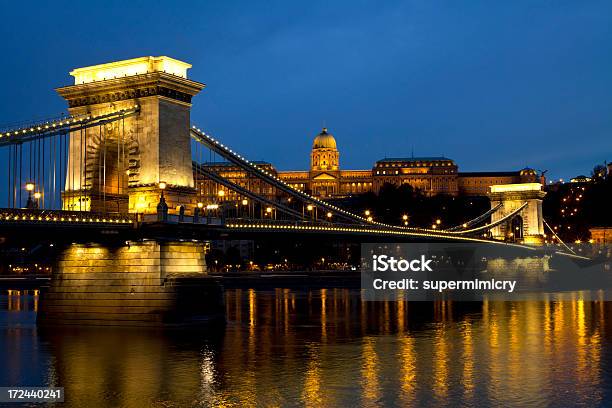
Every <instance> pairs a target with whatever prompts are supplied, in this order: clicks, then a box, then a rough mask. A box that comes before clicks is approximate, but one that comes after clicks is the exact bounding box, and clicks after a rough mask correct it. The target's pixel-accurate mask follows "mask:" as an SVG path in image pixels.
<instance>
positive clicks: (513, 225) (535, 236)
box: [489, 183, 546, 244]
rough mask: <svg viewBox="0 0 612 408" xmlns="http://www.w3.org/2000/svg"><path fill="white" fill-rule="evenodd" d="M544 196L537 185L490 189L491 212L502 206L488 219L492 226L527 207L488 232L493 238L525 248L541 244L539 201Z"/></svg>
mask: <svg viewBox="0 0 612 408" xmlns="http://www.w3.org/2000/svg"><path fill="white" fill-rule="evenodd" d="M545 195H546V192H545V191H542V185H541V184H540V183H521V184H502V185H495V186H491V192H490V193H489V198H490V199H491V208H494V207H496V206H498V205H499V204H500V203H501V204H502V207H501V208H500V209H499V210H497V211H496V212H495V213H493V215H492V216H491V222H496V221H497V220H499V219H501V218H503V217H505V216H506V215H508V214H510V213H512V212H513V211H515V210H516V209H518V208H520V207H521V206H522V205H523V204H524V203H527V206H526V207H525V208H523V209H522V210H521V211H520V212H519V213H518V215H517V216H516V217H514V218H513V219H512V220H509V221H507V222H504V223H501V224H500V225H498V226H496V227H495V228H493V229H491V233H492V235H493V238H495V239H499V240H512V241H520V242H524V243H525V244H542V243H543V242H544V216H543V214H542V200H543V199H544V196H545Z"/></svg>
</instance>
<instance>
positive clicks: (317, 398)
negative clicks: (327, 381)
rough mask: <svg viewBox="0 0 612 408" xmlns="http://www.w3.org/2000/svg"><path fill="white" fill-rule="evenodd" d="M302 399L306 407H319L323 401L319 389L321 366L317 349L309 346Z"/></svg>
mask: <svg viewBox="0 0 612 408" xmlns="http://www.w3.org/2000/svg"><path fill="white" fill-rule="evenodd" d="M302 401H303V402H304V405H305V406H306V407H320V406H322V405H324V404H323V402H324V399H323V392H322V390H321V367H320V362H319V350H318V349H317V348H316V347H310V348H309V350H308V362H307V367H306V373H305V374H304V389H303V392H302Z"/></svg>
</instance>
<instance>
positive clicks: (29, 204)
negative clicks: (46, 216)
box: [25, 181, 38, 210]
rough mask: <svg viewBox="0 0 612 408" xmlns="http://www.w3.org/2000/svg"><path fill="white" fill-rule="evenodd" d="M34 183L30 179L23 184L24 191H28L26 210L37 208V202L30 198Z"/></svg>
mask: <svg viewBox="0 0 612 408" xmlns="http://www.w3.org/2000/svg"><path fill="white" fill-rule="evenodd" d="M34 187H35V184H34V183H33V182H31V181H29V182H27V183H26V185H25V188H26V191H27V192H28V201H27V202H26V208H27V209H28V210H32V209H34V208H37V207H38V206H37V203H35V202H34V200H32V191H34Z"/></svg>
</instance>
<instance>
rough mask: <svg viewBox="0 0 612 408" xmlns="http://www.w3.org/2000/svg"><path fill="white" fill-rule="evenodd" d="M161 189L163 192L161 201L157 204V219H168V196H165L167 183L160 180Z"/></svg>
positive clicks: (160, 197)
mask: <svg viewBox="0 0 612 408" xmlns="http://www.w3.org/2000/svg"><path fill="white" fill-rule="evenodd" d="M158 186H159V189H160V190H161V194H160V196H159V203H158V204H157V221H164V222H165V221H168V204H166V197H164V190H165V189H166V183H164V182H163V181H160V182H159V184H158Z"/></svg>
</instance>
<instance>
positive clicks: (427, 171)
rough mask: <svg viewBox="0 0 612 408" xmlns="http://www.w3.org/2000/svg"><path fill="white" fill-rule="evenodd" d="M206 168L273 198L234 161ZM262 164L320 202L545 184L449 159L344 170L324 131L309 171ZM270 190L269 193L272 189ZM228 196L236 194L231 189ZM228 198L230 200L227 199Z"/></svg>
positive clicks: (203, 184) (526, 174) (532, 174)
mask: <svg viewBox="0 0 612 408" xmlns="http://www.w3.org/2000/svg"><path fill="white" fill-rule="evenodd" d="M203 165H204V166H206V167H209V168H210V169H211V170H213V171H215V172H216V173H218V174H219V175H220V176H222V177H224V178H226V179H229V180H230V181H232V182H233V183H236V184H238V185H240V186H243V187H247V188H249V189H252V191H257V192H258V193H264V195H267V194H266V193H269V194H270V196H272V195H273V194H274V192H273V191H272V188H271V187H266V185H265V183H263V184H262V183H261V182H260V181H259V180H257V179H249V178H248V177H247V175H246V173H245V172H244V171H241V170H240V169H238V168H236V167H235V166H233V165H231V164H229V163H204V164H203ZM257 165H258V166H261V167H263V168H265V169H266V171H268V172H270V173H272V174H273V175H275V176H277V177H278V178H280V179H281V180H283V181H285V182H286V183H287V184H289V185H291V186H292V187H294V188H296V189H298V190H301V191H304V192H307V193H309V194H312V195H314V196H316V197H318V198H323V199H325V198H341V197H347V196H350V195H355V194H362V193H366V192H374V193H378V192H379V190H380V188H381V187H382V186H383V185H384V184H386V183H389V184H393V185H396V186H400V185H403V184H409V185H411V186H412V187H413V188H415V189H419V190H420V191H422V192H423V193H424V194H426V195H428V196H433V195H436V194H448V195H452V196H457V195H467V196H485V195H486V194H487V193H488V192H489V186H491V185H494V184H495V185H497V184H516V183H533V182H542V183H544V182H545V180H543V177H539V176H538V174H537V173H536V171H535V170H533V169H530V168H524V169H522V170H517V171H500V172H460V171H459V167H458V166H457V164H456V163H455V162H454V161H453V160H451V159H449V158H446V157H395V158H384V159H380V160H378V161H377V162H376V163H374V166H373V168H371V169H366V170H343V169H341V168H340V151H339V150H338V147H337V144H336V139H335V138H334V136H333V135H332V134H331V133H329V132H328V130H327V128H323V130H322V131H321V133H319V134H318V135H316V136H315V138H314V141H313V143H312V150H311V152H310V169H309V170H298V171H278V170H276V169H275V168H274V166H273V165H272V164H270V163H267V162H258V163H257ZM213 184H214V183H212V182H207V181H206V179H205V178H199V180H198V187H199V188H200V191H201V194H202V195H204V196H213V195H214V191H216V187H215V186H214V185H213ZM268 190H269V191H268ZM228 194H232V193H231V192H229V191H228ZM226 199H230V197H227V198H226Z"/></svg>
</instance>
